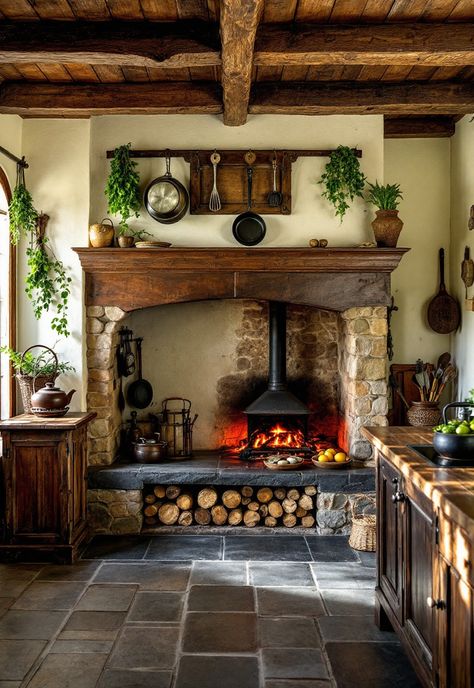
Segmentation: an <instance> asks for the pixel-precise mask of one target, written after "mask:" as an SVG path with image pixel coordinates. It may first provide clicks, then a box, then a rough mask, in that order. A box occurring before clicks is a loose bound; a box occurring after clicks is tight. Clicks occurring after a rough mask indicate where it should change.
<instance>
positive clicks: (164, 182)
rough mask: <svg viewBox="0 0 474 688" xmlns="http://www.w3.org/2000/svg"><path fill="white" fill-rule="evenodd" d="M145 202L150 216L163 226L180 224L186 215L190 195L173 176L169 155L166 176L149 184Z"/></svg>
mask: <svg viewBox="0 0 474 688" xmlns="http://www.w3.org/2000/svg"><path fill="white" fill-rule="evenodd" d="M143 200H144V203H145V208H146V209H147V212H148V213H149V215H151V217H152V218H153V219H154V220H156V221H157V222H161V223H162V224H165V225H170V224H172V223H173V222H178V220H181V218H182V217H183V216H184V215H185V213H186V211H187V209H188V206H189V194H188V192H187V189H186V188H185V187H184V186H183V184H181V182H180V181H178V180H177V179H175V178H174V177H172V176H171V170H170V156H169V155H167V156H166V172H165V174H164V175H163V176H162V177H158V178H157V179H153V181H151V182H150V183H149V184H148V186H147V187H146V189H145V194H144V199H143Z"/></svg>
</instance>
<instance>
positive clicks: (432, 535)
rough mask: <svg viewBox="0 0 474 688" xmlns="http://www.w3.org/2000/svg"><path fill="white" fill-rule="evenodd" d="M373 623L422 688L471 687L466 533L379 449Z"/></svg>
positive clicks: (470, 597) (473, 676)
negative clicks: (392, 637) (396, 644)
mask: <svg viewBox="0 0 474 688" xmlns="http://www.w3.org/2000/svg"><path fill="white" fill-rule="evenodd" d="M377 458H378V461H377V499H378V511H377V513H378V523H377V528H378V564H377V589H376V600H377V604H376V609H377V612H376V622H377V623H378V625H379V626H380V627H381V628H386V627H387V626H388V624H390V625H391V626H392V627H393V628H394V630H395V631H396V632H397V634H398V635H399V637H400V640H401V641H402V643H403V645H404V647H405V649H406V651H407V653H408V655H409V657H410V660H411V662H412V664H413V666H414V667H415V670H416V672H417V674H418V676H419V678H420V680H421V682H422V684H423V686H426V688H473V687H474V671H473V670H474V666H473V662H472V655H473V640H474V633H473V618H474V615H473V599H474V595H473V589H472V586H471V582H472V581H471V578H472V574H471V570H472V567H471V560H470V556H471V542H470V539H469V537H468V534H467V533H466V532H465V531H464V530H463V529H462V528H460V527H459V526H458V525H457V524H456V523H454V522H453V521H452V520H451V519H450V518H449V517H448V516H446V514H445V513H443V512H442V511H440V510H439V509H438V507H437V506H435V505H434V504H433V502H432V500H431V498H430V496H428V495H430V494H431V493H430V491H423V490H421V489H419V487H417V486H416V484H415V482H414V481H412V480H411V479H410V478H409V477H406V476H405V475H402V472H401V471H400V470H399V468H398V467H396V466H394V465H393V464H392V462H391V461H390V460H389V459H388V458H387V457H385V456H383V455H382V454H381V453H380V452H379V454H378V457H377Z"/></svg>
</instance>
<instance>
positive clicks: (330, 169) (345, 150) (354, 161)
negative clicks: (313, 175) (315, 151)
mask: <svg viewBox="0 0 474 688" xmlns="http://www.w3.org/2000/svg"><path fill="white" fill-rule="evenodd" d="M365 181H366V178H365V177H364V175H363V174H362V171H361V169H360V164H359V160H358V158H357V156H356V153H355V151H354V150H353V149H352V148H349V146H338V147H337V148H336V150H335V151H333V152H332V153H331V155H330V157H329V162H328V163H327V165H326V169H325V172H324V174H323V175H322V176H321V179H320V180H319V182H318V183H319V184H322V185H323V186H324V191H323V193H322V195H323V197H324V198H327V200H328V201H329V203H331V205H332V206H333V207H334V209H335V213H336V217H340V219H341V222H342V220H343V218H344V215H345V214H346V211H347V210H348V209H349V207H350V205H349V202H351V203H352V202H353V200H354V198H355V197H356V196H359V197H360V198H362V197H363V191H364V186H365Z"/></svg>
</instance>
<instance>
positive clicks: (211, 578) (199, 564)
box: [191, 561, 247, 585]
mask: <svg viewBox="0 0 474 688" xmlns="http://www.w3.org/2000/svg"><path fill="white" fill-rule="evenodd" d="M191 585H247V564H246V562H244V561H236V562H234V561H195V562H194V565H193V569H192V572H191Z"/></svg>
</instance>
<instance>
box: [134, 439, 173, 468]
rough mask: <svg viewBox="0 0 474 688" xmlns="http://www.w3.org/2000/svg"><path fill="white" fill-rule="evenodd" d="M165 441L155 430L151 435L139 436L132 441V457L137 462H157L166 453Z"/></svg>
mask: <svg viewBox="0 0 474 688" xmlns="http://www.w3.org/2000/svg"><path fill="white" fill-rule="evenodd" d="M166 447H167V442H164V441H163V440H162V439H161V437H160V434H159V433H158V432H155V433H154V434H153V437H139V438H138V439H137V441H136V442H134V443H133V457H134V459H135V461H136V462H137V463H157V462H158V461H160V460H161V459H163V458H164V457H165V455H166Z"/></svg>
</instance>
